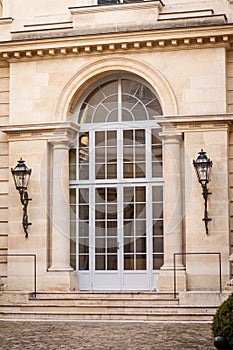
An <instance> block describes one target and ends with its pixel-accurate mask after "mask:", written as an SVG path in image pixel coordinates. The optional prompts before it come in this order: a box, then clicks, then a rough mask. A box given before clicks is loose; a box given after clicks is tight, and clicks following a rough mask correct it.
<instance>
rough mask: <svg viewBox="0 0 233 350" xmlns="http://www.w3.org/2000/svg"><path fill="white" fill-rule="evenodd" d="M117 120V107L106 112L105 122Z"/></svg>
mask: <svg viewBox="0 0 233 350" xmlns="http://www.w3.org/2000/svg"><path fill="white" fill-rule="evenodd" d="M117 121H118V109H114V110H113V111H111V112H109V113H108V115H107V119H106V122H108V123H112V122H117Z"/></svg>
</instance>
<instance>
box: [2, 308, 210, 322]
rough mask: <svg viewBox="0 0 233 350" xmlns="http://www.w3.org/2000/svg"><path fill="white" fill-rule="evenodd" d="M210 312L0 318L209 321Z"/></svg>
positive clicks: (14, 315)
mask: <svg viewBox="0 0 233 350" xmlns="http://www.w3.org/2000/svg"><path fill="white" fill-rule="evenodd" d="M212 318H213V315H212V314H211V313H179V314H177V313H169V312H168V313H166V312H161V313H157V312H151V313H137V312H134V313H124V312H114V313H113V312H105V313H103V312H92V313H83V312H72V313H71V312H69V313H66V312H53V313H52V312H50V313H47V312H16V311H7V312H0V319H5V320H6V319H8V320H10V319H14V320H54V321H55V320H57V321H58V320H63V321H68V320H69V321H87V320H88V321H94V320H96V321H97V320H98V321H154V322H211V321H212Z"/></svg>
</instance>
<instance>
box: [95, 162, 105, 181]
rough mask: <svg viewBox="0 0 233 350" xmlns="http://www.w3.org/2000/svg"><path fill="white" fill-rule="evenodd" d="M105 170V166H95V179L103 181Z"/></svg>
mask: <svg viewBox="0 0 233 350" xmlns="http://www.w3.org/2000/svg"><path fill="white" fill-rule="evenodd" d="M105 170H106V165H105V164H100V165H96V167H95V174H96V179H98V180H101V179H105V178H106V176H105Z"/></svg>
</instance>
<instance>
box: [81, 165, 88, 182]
mask: <svg viewBox="0 0 233 350" xmlns="http://www.w3.org/2000/svg"><path fill="white" fill-rule="evenodd" d="M79 179H80V180H88V179H89V165H84V164H82V165H81V166H80V167H79Z"/></svg>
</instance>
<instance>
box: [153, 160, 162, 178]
mask: <svg viewBox="0 0 233 350" xmlns="http://www.w3.org/2000/svg"><path fill="white" fill-rule="evenodd" d="M152 176H153V177H162V176H163V168H162V163H161V162H152Z"/></svg>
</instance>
